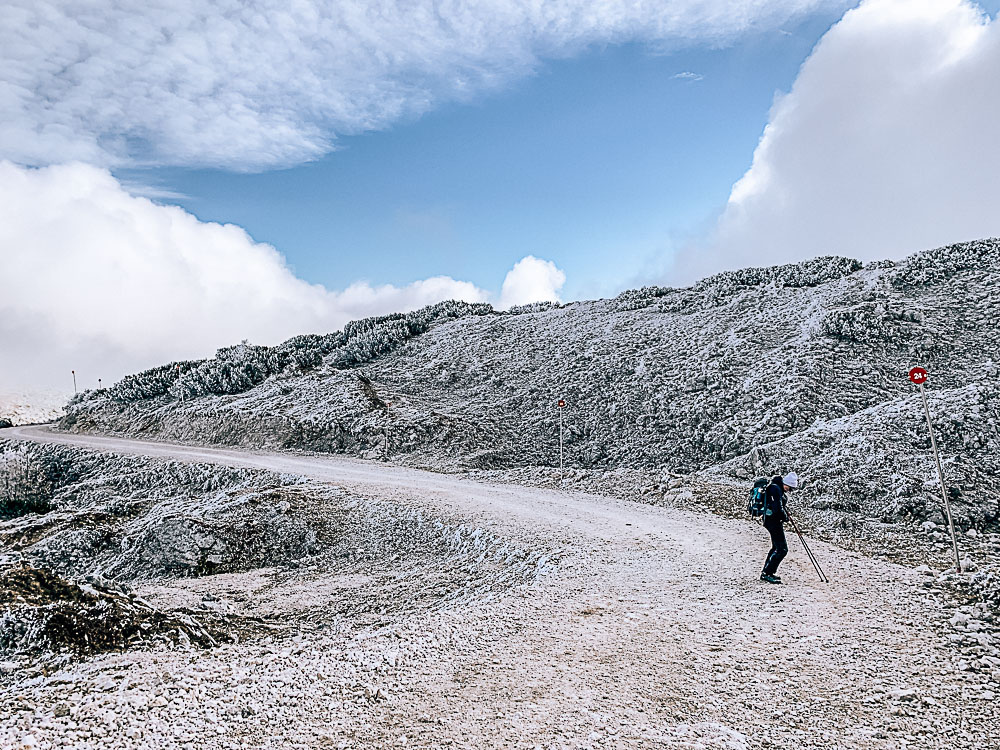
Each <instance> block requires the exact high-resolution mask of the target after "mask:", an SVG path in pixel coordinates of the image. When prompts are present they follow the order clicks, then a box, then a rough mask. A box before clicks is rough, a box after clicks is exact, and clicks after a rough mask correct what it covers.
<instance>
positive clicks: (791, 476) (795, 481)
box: [781, 471, 799, 490]
mask: <svg viewBox="0 0 1000 750" xmlns="http://www.w3.org/2000/svg"><path fill="white" fill-rule="evenodd" d="M781 483H782V484H783V485H785V486H787V487H791V488H792V489H793V490H797V489H798V488H799V475H798V474H796V473H795V472H794V471H790V472H788V473H787V474H786V475H785V476H784V478H782V480H781Z"/></svg>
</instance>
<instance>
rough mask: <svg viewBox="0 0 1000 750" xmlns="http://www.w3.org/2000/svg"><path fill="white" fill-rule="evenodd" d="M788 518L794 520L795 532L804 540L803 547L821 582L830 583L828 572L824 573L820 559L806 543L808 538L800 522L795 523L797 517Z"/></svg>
mask: <svg viewBox="0 0 1000 750" xmlns="http://www.w3.org/2000/svg"><path fill="white" fill-rule="evenodd" d="M788 520H789V521H791V522H792V528H793V529H795V533H796V534H797V535H798V537H799V541H800V542H802V548H803V549H804V550H805V551H806V556H808V558H809V562H811V563H812V564H813V567H814V568H816V574H817V575H818V576H819V580H820V582H822V583H829V582H830V579H829V578H827V577H826V573H824V572H823V569H822V568H821V567H820V566H819V560H817V559H816V555H814V554H813V552H812V550H811V549H809V545H808V544H806V538H805V537H804V536H802V532H801V531H799V527H798V524H796V523H795V519H794V518H792V517H791V516H788Z"/></svg>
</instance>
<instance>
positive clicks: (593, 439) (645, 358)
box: [61, 240, 1000, 529]
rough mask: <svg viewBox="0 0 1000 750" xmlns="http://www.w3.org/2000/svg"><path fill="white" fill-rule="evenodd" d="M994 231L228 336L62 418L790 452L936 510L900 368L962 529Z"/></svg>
mask: <svg viewBox="0 0 1000 750" xmlns="http://www.w3.org/2000/svg"><path fill="white" fill-rule="evenodd" d="M998 282H1000V241H998V240H984V241H979V242H972V243H966V244H961V245H954V246H950V247H945V248H939V249H936V250H930V251H926V252H921V253H918V254H916V255H913V256H911V257H910V258H908V259H906V260H904V261H901V262H899V263H892V262H888V261H884V262H878V263H873V264H869V265H868V266H862V264H861V263H859V262H857V261H853V260H849V259H846V258H819V259H815V260H812V261H808V262H804V263H799V264H793V265H787V266H779V267H775V268H763V269H744V270H741V271H736V272H729V273H723V274H720V275H717V276H713V277H710V278H708V279H705V280H703V281H701V282H699V283H698V284H696V285H695V286H693V287H690V288H686V289H668V288H662V287H650V288H645V289H640V290H634V291H629V292H625V293H623V294H622V295H620V296H619V297H617V298H615V299H610V300H598V301H591V302H575V303H570V304H567V305H562V306H547V305H540V306H534V307H528V308H522V309H518V310H514V311H511V312H508V313H499V312H496V311H493V310H492V309H491V308H489V307H488V306H484V305H462V304H454V303H450V304H446V305H439V306H435V307H434V308H428V309H427V310H424V311H420V312H419V313H414V314H410V315H398V316H388V317H386V318H379V319H373V320H368V321H360V322H358V323H354V324H351V325H350V326H348V327H347V328H345V330H344V331H342V332H337V333H335V334H331V335H329V336H312V337H299V338H298V339H293V340H291V341H289V342H286V343H285V344H283V345H281V346H280V347H274V348H270V349H269V348H266V347H251V346H247V345H241V346H237V347H232V348H230V349H226V350H220V352H219V354H218V356H217V357H216V358H215V359H212V360H207V361H205V362H185V363H174V364H171V365H166V366H164V367H163V368H159V369H158V370H155V371H150V372H148V373H142V374H139V375H137V376H132V377H130V378H126V380H125V381H123V382H122V383H119V384H118V385H116V386H114V387H113V388H110V389H106V390H102V391H97V392H93V391H91V392H87V393H85V394H82V395H81V397H79V398H78V399H76V400H75V401H74V402H73V403H71V405H70V406H69V408H68V412H67V415H66V417H65V418H64V419H63V420H62V422H61V427H62V428H63V429H67V430H76V431H91V430H92V431H101V432H111V433H119V434H125V435H136V436H152V437H162V438H164V439H181V440H190V441H198V442H211V443H223V444H238V445H246V446H260V447H265V446H266V447H285V448H297V449H306V450H317V451H332V452H343V453H349V454H356V455H361V456H366V457H380V456H382V455H384V454H388V455H390V456H391V457H392V458H393V459H394V460H399V461H403V462H409V463H413V464H416V465H424V466H431V467H436V468H441V469H448V470H451V469H463V468H512V467H523V466H532V465H549V466H552V465H557V464H558V434H559V413H558V409H557V407H556V401H557V399H559V398H565V399H566V402H567V406H566V408H565V411H564V415H563V416H564V419H565V428H566V440H565V449H566V464H567V466H570V467H578V468H582V469H613V468H618V467H626V468H634V469H639V470H644V471H650V472H658V471H662V470H670V471H674V472H681V473H687V472H693V471H703V472H708V473H711V474H722V475H725V476H731V477H735V478H738V479H742V478H746V477H749V476H750V475H753V474H759V473H771V472H774V471H780V470H785V469H788V468H794V469H795V470H797V471H798V472H799V474H800V475H803V476H804V477H806V479H807V481H808V482H811V484H812V488H811V491H810V494H809V499H810V502H812V503H813V504H814V505H815V506H816V507H817V509H832V510H834V511H840V512H844V513H858V512H860V513H862V514H864V515H867V516H870V517H874V518H883V519H886V520H900V519H911V520H914V521H921V520H923V519H926V518H928V517H929V518H931V519H932V520H940V519H939V513H940V509H939V506H940V491H939V490H938V489H937V486H936V484H935V474H934V469H933V462H932V460H931V458H930V454H929V439H928V437H927V432H926V425H925V422H924V421H923V420H924V417H923V413H922V410H921V407H920V403H919V400H918V398H917V395H916V389H915V386H912V385H911V384H910V383H909V382H908V381H907V379H906V372H907V370H908V369H909V367H911V366H912V365H915V364H920V365H922V366H924V367H926V368H927V369H928V370H929V371H930V374H931V379H930V382H929V385H928V392H929V396H930V402H931V411H932V416H933V418H934V421H935V424H936V426H937V428H938V430H939V437H940V445H941V448H942V450H943V452H944V456H945V462H946V467H945V471H946V473H947V476H948V484H949V492H950V493H951V495H952V499H953V500H954V501H955V510H956V514H957V516H958V518H959V522H960V525H961V526H962V528H963V529H966V528H969V527H977V528H980V529H983V528H984V527H989V526H991V525H993V524H995V523H996V522H997V517H998V503H1000V479H998V477H1000V458H998V457H1000V420H998V416H1000V412H998V409H1000V407H998V403H1000V402H998V399H997V396H998V394H1000V390H998V385H997V382H996V381H997V378H998V377H1000V370H998V363H1000V336H998V335H997V324H996V321H997V320H998V319H1000V294H997V292H996V288H997V284H998Z"/></svg>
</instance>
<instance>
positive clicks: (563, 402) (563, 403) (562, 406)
mask: <svg viewBox="0 0 1000 750" xmlns="http://www.w3.org/2000/svg"><path fill="white" fill-rule="evenodd" d="M557 405H558V406H559V482H560V483H562V481H563V479H564V477H563V409H565V408H566V400H565V399H562V398H561V399H559V403H558V404H557Z"/></svg>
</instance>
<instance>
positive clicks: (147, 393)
mask: <svg viewBox="0 0 1000 750" xmlns="http://www.w3.org/2000/svg"><path fill="white" fill-rule="evenodd" d="M495 314H496V311H495V310H494V309H493V307H492V306H490V305H488V304H485V303H468V302H459V301H456V300H447V301H445V302H439V303H437V304H434V305H428V306H427V307H424V308H421V309H420V310H415V311H414V312H410V313H393V314H391V315H382V316H378V317H373V318H364V319H362V320H356V321H352V322H350V323H348V324H347V325H345V326H344V330H343V331H336V332H334V333H330V334H306V335H302V336H295V337H293V338H290V339H288V340H287V341H285V342H283V343H281V344H279V345H278V346H274V347H268V346H255V345H252V344H248V343H246V342H243V343H242V344H238V345H236V346H230V347H226V348H223V349H219V351H218V352H216V355H215V357H213V358H212V359H206V360H201V361H188V362H172V363H171V364H169V365H163V366H161V367H155V368H153V369H151V370H146V371H144V372H140V373H137V374H135V375H128V376H127V377H125V378H123V379H122V380H121V382H119V383H117V384H115V385H114V386H113V387H111V388H109V389H108V391H107V393H108V395H109V396H110V397H111V398H112V399H113V400H115V401H118V402H122V403H127V402H132V401H143V400H146V399H151V398H157V397H159V396H163V395H170V396H171V397H173V398H176V399H189V398H196V397H198V396H204V395H207V394H216V395H227V394H229V395H235V394H238V393H245V392H246V391H248V390H250V389H251V388H253V387H254V386H255V385H258V384H259V383H262V382H263V381H264V380H266V379H267V378H269V377H271V376H272V375H277V374H279V373H285V372H289V371H294V372H300V373H301V372H305V371H308V370H311V369H313V368H315V367H318V366H319V365H321V364H322V363H323V362H324V360H326V361H328V362H329V364H330V365H331V366H333V367H335V368H338V369H345V368H348V367H355V366H357V365H361V364H364V363H366V362H370V361H372V360H373V359H376V358H378V357H380V356H383V355H385V354H388V353H389V352H391V351H392V350H394V349H396V348H397V347H399V346H401V345H402V344H404V343H406V341H407V340H409V339H410V338H413V337H414V336H418V335H420V334H421V333H424V332H425V331H427V330H428V328H430V326H431V325H432V324H433V323H436V322H439V321H441V320H449V319H456V318H462V317H465V316H467V315H495ZM93 397H94V394H93V393H91V392H89V391H88V392H86V393H81V394H78V395H77V396H75V397H74V399H73V400H72V401H71V402H70V405H71V406H78V405H80V404H83V403H85V402H87V401H88V400H90V399H91V398H93Z"/></svg>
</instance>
